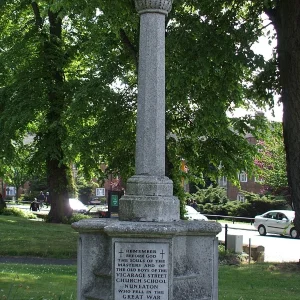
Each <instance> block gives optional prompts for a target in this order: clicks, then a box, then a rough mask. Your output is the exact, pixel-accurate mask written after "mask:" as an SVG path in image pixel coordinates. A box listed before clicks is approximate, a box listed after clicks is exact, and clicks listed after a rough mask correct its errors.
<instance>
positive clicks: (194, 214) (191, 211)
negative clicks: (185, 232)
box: [185, 205, 208, 221]
mask: <svg viewBox="0 0 300 300" xmlns="http://www.w3.org/2000/svg"><path fill="white" fill-rule="evenodd" d="M185 210H186V213H185V217H187V219H188V220H203V221H208V219H207V217H206V216H204V215H202V214H200V213H199V212H198V211H197V210H196V209H195V208H193V207H191V206H189V205H186V207H185Z"/></svg>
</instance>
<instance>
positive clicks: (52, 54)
mask: <svg viewBox="0 0 300 300" xmlns="http://www.w3.org/2000/svg"><path fill="white" fill-rule="evenodd" d="M34 5H37V6H38V9H39V10H38V11H39V13H38V12H37V10H35V9H34ZM1 8H2V10H1V15H0V17H1V18H0V43H1V45H4V46H3V47H2V48H1V49H2V50H1V52H0V66H1V69H2V70H3V72H2V73H1V74H0V87H1V89H0V105H1V117H0V129H1V130H0V138H1V140H2V144H1V148H2V150H3V151H4V152H5V155H9V153H10V149H11V147H12V144H11V140H13V141H15V140H18V141H21V140H22V139H23V137H24V135H26V134H27V133H28V132H30V133H33V134H35V139H34V141H33V143H32V144H33V148H34V151H33V155H32V157H31V158H30V161H29V162H28V163H29V164H31V165H32V166H34V167H35V169H36V171H37V170H38V169H39V170H40V172H41V173H44V172H45V170H47V176H48V181H49V180H50V181H51V182H52V183H53V189H57V190H59V191H61V190H62V186H63V187H64V188H63V190H64V191H67V190H68V187H65V185H68V184H69V183H68V181H67V180H63V179H62V178H60V179H59V180H58V178H57V173H55V172H54V169H53V166H54V165H55V166H56V167H57V168H56V171H57V169H59V168H58V166H64V168H62V171H65V169H68V166H69V165H70V163H71V162H72V163H76V164H77V166H78V168H79V170H80V171H81V172H82V173H83V174H84V175H85V177H86V179H90V178H91V177H93V176H97V177H100V176H103V172H102V171H101V169H100V164H101V163H105V164H106V165H107V166H108V170H109V171H111V172H113V173H117V174H119V175H120V176H121V177H122V179H123V180H124V181H126V179H127V178H128V177H129V176H131V175H132V174H133V173H134V151H135V150H134V149H135V147H134V146H135V126H136V121H135V120H136V98H137V69H138V62H137V58H138V48H139V47H138V46H139V45H138V36H139V17H138V14H137V13H136V11H135V8H134V1H132V0H124V1H117V2H116V3H114V5H111V2H110V1H107V0H100V1H89V2H88V3H87V2H86V1H70V0H62V1H52V2H51V3H49V2H48V1H38V2H37V1H33V2H31V3H30V4H29V3H28V4H26V3H25V4H22V5H19V1H13V2H12V3H8V2H4V3H3V4H2V7H1ZM262 10H263V5H261V4H256V3H249V2H247V1H246V2H245V1H241V0H238V1H237V2H236V1H225V2H224V1H221V0H214V1H192V0H185V1H184V0H177V1H174V3H173V9H172V11H171V12H170V14H169V15H168V18H167V21H166V74H167V76H166V95H167V96H166V133H167V139H166V144H167V151H168V160H169V161H170V162H171V163H172V164H173V166H174V169H173V171H172V176H171V177H172V179H173V181H174V183H175V184H174V186H175V191H176V193H177V195H178V196H179V198H180V199H181V201H182V204H183V197H182V188H180V184H178V183H179V182H180V181H181V178H182V175H183V174H182V172H181V171H180V168H177V165H178V163H179V161H180V160H181V159H182V158H184V159H185V160H186V161H187V164H188V168H189V172H188V174H186V177H187V179H188V180H190V181H192V182H195V183H199V182H201V181H202V180H203V177H204V175H203V174H205V175H207V176H209V177H210V178H212V179H216V178H218V177H219V175H220V174H222V175H225V176H227V177H228V179H231V180H235V179H236V173H237V171H238V170H247V172H248V173H249V174H250V173H251V170H252V169H253V156H254V155H255V153H256V149H255V147H253V146H252V145H250V144H249V143H247V142H246V141H245V139H244V135H245V133H252V134H253V135H254V136H256V137H258V136H259V135H260V132H262V131H263V130H257V129H259V128H260V129H261V128H264V120H262V119H259V118H252V117H250V116H246V117H244V118H241V119H234V118H228V117H227V115H226V111H228V110H232V108H233V107H248V106H249V105H250V104H251V103H250V102H252V101H253V102H255V103H256V104H258V105H261V106H263V105H264V103H263V102H262V101H261V99H262V98H263V97H257V98H251V101H250V100H249V99H250V98H249V94H247V93H246V90H247V87H248V86H250V85H249V84H248V83H250V82H252V81H253V80H254V79H255V74H257V73H259V71H260V70H261V68H263V67H264V66H265V64H264V61H263V57H262V56H260V55H255V54H254V53H253V50H252V49H251V45H252V44H253V43H254V42H255V41H257V40H258V38H259V36H260V35H261V34H262V26H261V23H262V22H261V12H262ZM12 15H13V18H12V17H11V16H12ZM51 20H54V21H55V22H54V23H53V24H50V21H51ZM60 24H61V26H58V25H60ZM54 29H56V30H55V34H54ZM60 29H61V32H60ZM50 30H52V31H51V32H50ZM212 33H213V34H212ZM260 90H261V91H264V89H262V88H261V89H260ZM256 94H257V93H256ZM256 94H255V93H253V95H256ZM264 94H265V93H264ZM267 96H268V97H265V98H266V99H267V102H268V103H271V102H272V99H271V95H270V93H269V94H268V95H267ZM7 137H10V138H9V139H8V138H7ZM46 161H48V164H46ZM49 162H51V164H49ZM220 162H222V163H221V164H222V168H219V166H220ZM50 165H51V166H52V168H50ZM59 170H60V169H59ZM65 173H66V174H64V175H65V177H67V175H68V172H67V171H66V172H65ZM51 188H52V187H51ZM61 193H62V192H61ZM62 194H63V193H62Z"/></svg>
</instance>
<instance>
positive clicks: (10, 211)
mask: <svg viewBox="0 0 300 300" xmlns="http://www.w3.org/2000/svg"><path fill="white" fill-rule="evenodd" d="M0 215H5V216H16V217H22V218H26V219H36V218H37V216H36V215H35V214H33V213H32V212H26V211H23V210H21V209H19V208H15V207H13V208H4V209H2V210H0Z"/></svg>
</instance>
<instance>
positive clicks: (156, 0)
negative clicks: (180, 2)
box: [135, 0, 173, 14]
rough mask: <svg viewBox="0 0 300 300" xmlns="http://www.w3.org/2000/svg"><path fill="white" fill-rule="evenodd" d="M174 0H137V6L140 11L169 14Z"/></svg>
mask: <svg viewBox="0 0 300 300" xmlns="http://www.w3.org/2000/svg"><path fill="white" fill-rule="evenodd" d="M172 2H173V0H135V8H136V10H137V11H138V12H139V13H144V12H157V13H159V12H161V13H164V14H167V13H168V12H170V11H171V9H172Z"/></svg>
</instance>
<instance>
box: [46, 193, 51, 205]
mask: <svg viewBox="0 0 300 300" xmlns="http://www.w3.org/2000/svg"><path fill="white" fill-rule="evenodd" d="M46 205H47V208H48V206H49V205H51V200H50V195H49V192H46Z"/></svg>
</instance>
